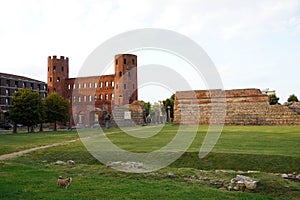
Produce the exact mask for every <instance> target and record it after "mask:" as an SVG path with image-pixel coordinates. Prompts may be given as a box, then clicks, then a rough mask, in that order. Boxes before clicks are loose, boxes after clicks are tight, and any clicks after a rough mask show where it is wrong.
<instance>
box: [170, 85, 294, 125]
mask: <svg viewBox="0 0 300 200" xmlns="http://www.w3.org/2000/svg"><path fill="white" fill-rule="evenodd" d="M210 97H213V98H210ZM212 108H213V109H214V111H212ZM223 108H224V109H225V110H224V109H223ZM224 111H226V114H225V113H224ZM213 114H214V115H213ZM223 114H224V115H223ZM212 116H214V118H212ZM224 116H225V119H224V122H225V125H300V115H299V114H298V113H297V112H295V109H291V107H288V106H286V105H269V100H268V96H267V95H265V94H262V93H261V91H260V90H259V89H238V90H226V91H222V90H212V91H207V90H198V91H184V92H176V95H175V104H174V123H175V124H211V123H213V124H219V123H220V122H221V121H222V119H223V117H224Z"/></svg>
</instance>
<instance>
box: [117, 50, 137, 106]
mask: <svg viewBox="0 0 300 200" xmlns="http://www.w3.org/2000/svg"><path fill="white" fill-rule="evenodd" d="M137 89H138V88H137V56H136V55H133V54H119V55H116V56H115V87H114V103H115V105H116V106H118V105H125V104H130V103H132V102H133V101H136V100H138V92H137V91H138V90H137Z"/></svg>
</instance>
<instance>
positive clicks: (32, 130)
mask: <svg viewBox="0 0 300 200" xmlns="http://www.w3.org/2000/svg"><path fill="white" fill-rule="evenodd" d="M30 132H31V133H33V132H34V126H33V125H32V126H31V127H30Z"/></svg>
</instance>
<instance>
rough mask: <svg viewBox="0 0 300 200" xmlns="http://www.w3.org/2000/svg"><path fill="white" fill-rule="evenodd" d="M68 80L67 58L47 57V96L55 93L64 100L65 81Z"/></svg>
mask: <svg viewBox="0 0 300 200" xmlns="http://www.w3.org/2000/svg"><path fill="white" fill-rule="evenodd" d="M67 78H69V58H68V57H66V58H65V57H64V56H60V58H57V57H56V56H53V58H51V56H49V57H48V79H47V84H48V94H51V93H53V92H57V94H58V95H60V96H62V97H64V98H66V93H65V92H66V88H65V79H67Z"/></svg>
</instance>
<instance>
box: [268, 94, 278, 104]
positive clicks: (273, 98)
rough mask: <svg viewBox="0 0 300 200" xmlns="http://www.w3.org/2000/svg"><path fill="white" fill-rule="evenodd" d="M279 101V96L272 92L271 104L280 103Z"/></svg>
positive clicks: (270, 96)
mask: <svg viewBox="0 0 300 200" xmlns="http://www.w3.org/2000/svg"><path fill="white" fill-rule="evenodd" d="M278 101H279V98H278V97H277V96H276V95H275V94H270V95H269V102H270V105H275V104H278Z"/></svg>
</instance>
